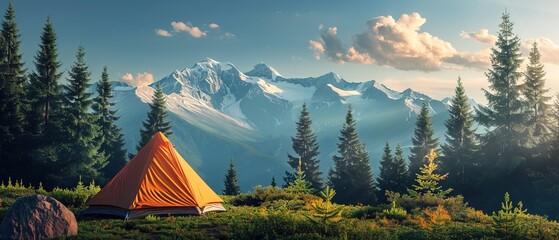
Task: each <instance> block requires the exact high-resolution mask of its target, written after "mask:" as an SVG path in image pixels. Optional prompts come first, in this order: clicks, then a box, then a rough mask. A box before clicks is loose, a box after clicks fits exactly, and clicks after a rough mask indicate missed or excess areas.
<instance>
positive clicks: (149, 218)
mask: <svg viewBox="0 0 559 240" xmlns="http://www.w3.org/2000/svg"><path fill="white" fill-rule="evenodd" d="M145 219H146V221H148V222H157V221H159V220H160V219H161V218H160V217H158V216H154V215H151V214H149V215H147V216H146V217H145Z"/></svg>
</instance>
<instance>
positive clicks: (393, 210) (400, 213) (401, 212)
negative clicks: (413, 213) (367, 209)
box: [380, 201, 408, 221]
mask: <svg viewBox="0 0 559 240" xmlns="http://www.w3.org/2000/svg"><path fill="white" fill-rule="evenodd" d="M380 216H381V217H387V218H390V219H396V220H399V221H401V220H404V219H406V217H407V216H408V212H407V211H406V210H405V209H403V208H400V207H397V206H396V202H395V201H392V205H391V206H390V209H384V210H382V213H381V214H380Z"/></svg>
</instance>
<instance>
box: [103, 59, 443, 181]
mask: <svg viewBox="0 0 559 240" xmlns="http://www.w3.org/2000/svg"><path fill="white" fill-rule="evenodd" d="M157 83H159V84H161V87H162V89H163V91H164V93H165V94H166V95H167V109H168V111H169V112H170V114H169V116H170V120H171V121H172V125H173V132H174V133H173V135H172V136H170V139H171V141H172V142H173V143H174V144H175V147H176V148H177V149H178V151H179V152H180V153H181V154H182V155H183V156H184V157H185V158H186V159H187V160H188V161H189V163H190V164H191V165H192V166H193V167H194V168H196V169H197V170H198V171H199V172H200V173H201V175H202V176H203V178H204V179H205V180H206V181H207V182H208V183H209V184H210V186H212V187H213V188H214V189H221V188H222V180H223V176H224V174H225V171H226V168H227V166H228V161H229V159H231V158H233V159H234V161H235V163H236V166H237V171H238V172H239V182H240V184H241V187H242V189H243V191H249V190H251V189H250V187H251V186H254V185H257V184H261V185H268V184H269V183H270V181H271V178H272V176H275V177H276V179H278V180H279V179H282V177H283V176H284V172H285V170H290V169H289V167H288V165H287V163H286V158H287V153H292V149H291V140H290V139H291V136H293V135H294V134H295V121H296V120H297V118H298V115H299V112H300V109H301V104H302V103H303V102H306V103H307V104H308V106H309V109H310V113H311V117H312V119H313V121H314V122H313V127H314V130H315V132H316V134H317V135H318V140H319V144H320V152H321V155H320V160H321V169H322V170H323V172H327V169H328V168H329V167H330V166H331V165H332V160H331V156H332V155H333V154H335V153H336V143H337V137H338V134H339V131H340V129H341V126H342V124H343V121H344V117H345V113H346V111H347V109H348V105H350V104H351V106H352V107H353V109H354V115H355V117H356V119H357V129H358V132H359V136H360V138H361V139H362V140H363V141H364V142H365V143H366V146H367V149H368V150H369V153H370V155H371V162H372V165H373V169H374V171H378V170H377V167H378V165H379V164H378V162H379V158H380V154H381V151H382V148H383V146H384V143H385V142H386V141H388V142H389V143H390V144H391V145H392V146H395V145H396V144H398V143H399V144H402V146H403V147H404V149H407V147H408V146H409V144H410V142H411V136H412V133H413V129H414V127H415V119H416V117H417V114H418V113H419V110H420V108H421V105H422V104H423V102H426V103H427V104H428V105H429V107H430V110H431V113H432V116H433V124H434V127H435V130H436V134H437V136H439V137H442V136H443V132H444V125H443V122H444V120H445V119H446V118H447V117H448V111H447V108H448V100H446V101H438V100H434V99H432V98H430V97H429V96H427V95H424V94H422V93H419V92H416V91H413V90H412V89H407V90H405V91H403V92H398V91H395V90H392V89H390V88H388V87H387V86H384V85H383V84H380V83H378V82H376V81H373V80H371V81H368V82H362V83H355V82H348V81H346V80H345V79H343V78H342V77H340V76H339V75H338V74H336V73H332V72H331V73H327V74H324V75H322V76H318V77H307V78H286V77H283V76H282V75H281V74H280V73H279V72H278V71H277V70H276V69H274V68H272V67H270V66H268V65H266V64H263V63H261V64H257V65H256V66H255V67H254V68H253V69H252V70H250V71H247V72H245V73H243V72H241V71H239V70H238V69H237V68H236V67H235V66H234V65H233V64H231V63H221V62H217V61H215V60H212V59H206V60H204V61H201V62H198V63H196V64H194V66H192V67H190V68H185V69H183V70H175V71H174V72H173V73H171V74H170V75H168V76H167V77H164V78H162V79H161V80H159V81H157V82H156V83H153V84H151V85H150V86H144V87H137V88H133V87H130V86H128V85H126V84H124V83H115V85H114V90H115V96H116V101H117V107H118V109H119V115H120V116H121V118H120V120H119V121H118V124H119V125H120V126H121V127H122V128H123V131H124V134H125V139H126V140H127V145H126V147H127V148H128V149H129V151H130V152H135V144H137V142H138V140H139V129H140V125H141V121H143V120H144V119H145V118H146V113H147V111H148V105H147V103H148V102H150V101H151V97H152V95H153V92H154V88H155V84H157ZM441 139H442V138H441Z"/></svg>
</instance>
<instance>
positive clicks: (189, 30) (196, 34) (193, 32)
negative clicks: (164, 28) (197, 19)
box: [171, 21, 206, 38]
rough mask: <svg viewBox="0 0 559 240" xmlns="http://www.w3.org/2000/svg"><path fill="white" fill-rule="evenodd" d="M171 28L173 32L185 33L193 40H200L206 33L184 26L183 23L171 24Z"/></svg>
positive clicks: (188, 25) (187, 25)
mask: <svg viewBox="0 0 559 240" xmlns="http://www.w3.org/2000/svg"><path fill="white" fill-rule="evenodd" d="M171 26H172V27H173V29H174V30H175V32H186V33H188V34H190V36H192V37H194V38H201V37H204V36H206V32H203V31H202V30H200V28H198V27H194V26H191V24H186V23H183V22H174V21H173V22H171Z"/></svg>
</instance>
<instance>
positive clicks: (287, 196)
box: [231, 186, 318, 210]
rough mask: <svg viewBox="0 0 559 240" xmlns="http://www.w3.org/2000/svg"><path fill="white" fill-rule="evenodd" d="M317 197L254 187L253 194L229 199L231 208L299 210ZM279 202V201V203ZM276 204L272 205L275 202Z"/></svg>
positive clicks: (274, 188) (271, 188)
mask: <svg viewBox="0 0 559 240" xmlns="http://www.w3.org/2000/svg"><path fill="white" fill-rule="evenodd" d="M317 198H318V197H316V196H313V195H311V194H308V193H296V192H292V191H284V190H283V189H281V188H278V187H272V186H268V187H262V186H256V187H254V193H247V194H239V195H237V196H235V197H233V198H232V199H231V204H232V205H233V206H253V207H258V206H264V207H271V208H282V207H285V208H286V209H291V210H295V209H301V208H303V207H304V206H305V205H306V203H307V202H310V201H312V200H313V199H317ZM280 200H281V201H280ZM276 201H277V203H274V202H276Z"/></svg>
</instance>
